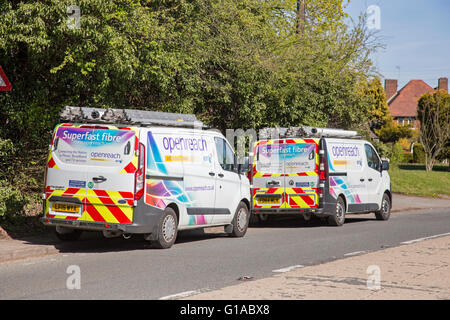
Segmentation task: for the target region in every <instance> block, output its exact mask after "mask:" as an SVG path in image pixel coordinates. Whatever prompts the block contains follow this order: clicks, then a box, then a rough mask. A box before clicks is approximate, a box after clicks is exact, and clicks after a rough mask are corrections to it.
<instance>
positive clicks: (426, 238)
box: [400, 232, 450, 244]
mask: <svg viewBox="0 0 450 320" xmlns="http://www.w3.org/2000/svg"><path fill="white" fill-rule="evenodd" d="M449 235H450V232H447V233H441V234H436V235H434V236H429V237H424V238H419V239H414V240H409V241H404V242H401V243H400V244H411V243H416V242H420V241H424V240H428V239H434V238H439V237H443V236H449Z"/></svg>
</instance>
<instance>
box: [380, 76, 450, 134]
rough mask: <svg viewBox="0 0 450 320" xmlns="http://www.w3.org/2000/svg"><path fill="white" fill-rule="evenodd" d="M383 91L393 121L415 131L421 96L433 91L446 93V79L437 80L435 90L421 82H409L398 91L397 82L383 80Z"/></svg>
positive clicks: (417, 123)
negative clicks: (418, 103)
mask: <svg viewBox="0 0 450 320" xmlns="http://www.w3.org/2000/svg"><path fill="white" fill-rule="evenodd" d="M384 90H385V92H386V99H387V104H388V106H389V111H390V112H391V116H392V117H393V118H394V121H395V122H397V123H398V124H401V125H411V126H412V127H413V128H414V129H416V128H418V127H419V125H420V123H419V120H417V101H418V100H419V98H420V97H421V96H422V95H423V94H425V93H430V92H434V91H435V90H445V91H446V92H448V78H439V79H438V86H437V87H436V88H432V87H430V86H429V85H428V84H426V83H425V82H424V81H423V80H410V81H409V82H408V83H407V84H406V85H405V86H404V87H403V88H401V89H400V90H398V91H397V80H394V79H385V80H384Z"/></svg>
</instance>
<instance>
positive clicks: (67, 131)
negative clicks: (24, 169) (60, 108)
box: [53, 127, 135, 167]
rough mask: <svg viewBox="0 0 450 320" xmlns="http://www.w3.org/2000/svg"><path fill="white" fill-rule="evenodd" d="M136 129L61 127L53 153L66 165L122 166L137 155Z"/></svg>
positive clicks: (54, 142)
mask: <svg viewBox="0 0 450 320" xmlns="http://www.w3.org/2000/svg"><path fill="white" fill-rule="evenodd" d="M134 136H135V132H134V131H133V130H117V129H97V128H77V127H59V128H58V130H57V132H56V136H55V139H54V141H53V155H54V156H56V157H57V158H58V159H59V160H60V161H61V162H63V163H65V164H76V165H89V166H108V167H119V166H123V165H124V164H127V163H129V162H130V161H131V159H132V158H133V156H134V140H135V139H134Z"/></svg>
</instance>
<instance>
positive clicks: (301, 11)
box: [296, 0, 305, 38]
mask: <svg viewBox="0 0 450 320" xmlns="http://www.w3.org/2000/svg"><path fill="white" fill-rule="evenodd" d="M304 26H305V0H297V26H296V32H297V34H298V36H299V38H301V37H302V36H303V30H304Z"/></svg>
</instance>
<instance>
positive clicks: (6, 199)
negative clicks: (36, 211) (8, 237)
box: [0, 180, 28, 222]
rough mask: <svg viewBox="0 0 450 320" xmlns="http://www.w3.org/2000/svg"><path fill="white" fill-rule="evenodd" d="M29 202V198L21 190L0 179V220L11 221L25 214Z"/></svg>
mask: <svg viewBox="0 0 450 320" xmlns="http://www.w3.org/2000/svg"><path fill="white" fill-rule="evenodd" d="M27 203H28V200H27V199H26V198H25V197H24V196H23V195H22V193H21V192H20V191H19V190H17V189H15V188H13V187H12V186H10V185H8V183H7V182H6V181H4V180H0V222H11V221H13V220H16V218H18V217H21V216H24V213H25V209H24V207H25V205H27Z"/></svg>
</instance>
